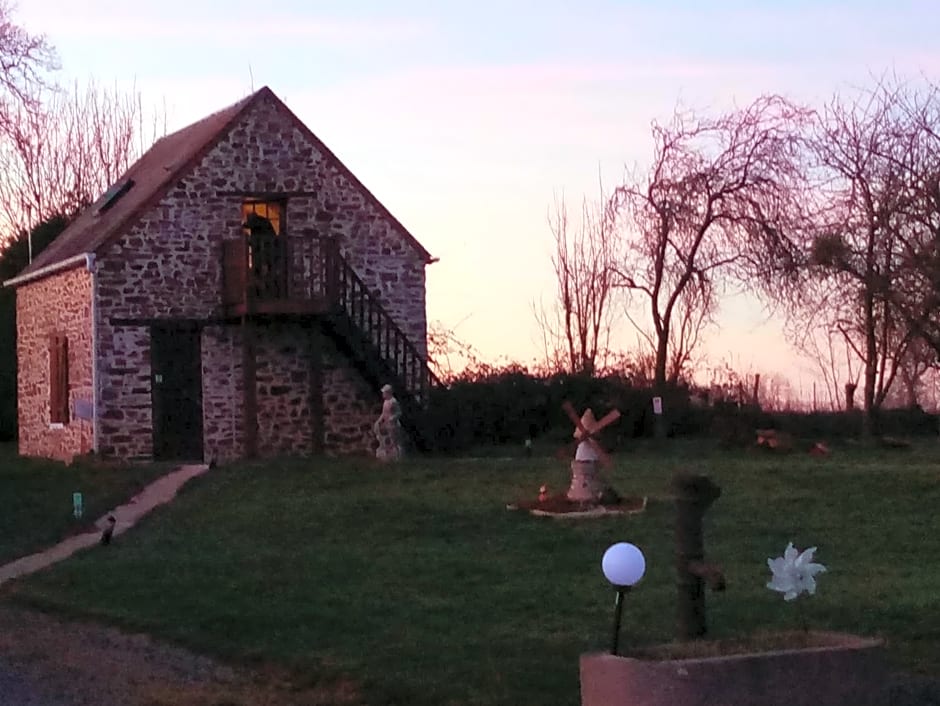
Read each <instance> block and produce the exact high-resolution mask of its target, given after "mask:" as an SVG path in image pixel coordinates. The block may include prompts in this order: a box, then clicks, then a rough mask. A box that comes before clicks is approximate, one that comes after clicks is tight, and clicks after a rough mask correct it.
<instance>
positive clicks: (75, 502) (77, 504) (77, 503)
mask: <svg viewBox="0 0 940 706" xmlns="http://www.w3.org/2000/svg"><path fill="white" fill-rule="evenodd" d="M84 512H85V507H84V504H83V503H82V494H81V493H72V515H73V516H74V517H75V519H76V520H77V519H79V518H80V517H81V516H82V515H83V514H84Z"/></svg>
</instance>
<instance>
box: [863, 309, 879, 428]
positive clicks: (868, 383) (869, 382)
mask: <svg viewBox="0 0 940 706" xmlns="http://www.w3.org/2000/svg"><path fill="white" fill-rule="evenodd" d="M877 373H878V340H877V338H876V336H875V301H874V296H873V295H872V294H871V292H868V293H866V294H865V391H864V393H865V414H864V416H863V417H862V437H863V438H865V439H872V438H874V437H875V435H876V434H877V429H876V424H875V414H876V412H877V410H876V409H875V382H876V379H877Z"/></svg>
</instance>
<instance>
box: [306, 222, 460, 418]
mask: <svg viewBox="0 0 940 706" xmlns="http://www.w3.org/2000/svg"><path fill="white" fill-rule="evenodd" d="M328 243H329V244H328V245H326V246H325V247H324V249H323V254H324V256H325V257H324V258H323V262H324V266H325V276H324V279H325V282H326V294H327V300H328V301H329V302H331V303H332V305H333V306H334V307H335V308H336V309H338V310H339V311H340V312H342V314H343V315H344V316H345V318H346V319H347V320H348V322H349V324H351V326H352V327H353V328H355V329H356V331H357V332H358V333H359V334H360V338H361V340H360V341H358V343H359V344H360V345H362V344H366V345H368V346H369V347H371V349H372V353H373V355H374V356H376V357H377V358H378V359H379V362H381V364H382V365H383V366H384V370H383V371H381V372H383V373H385V374H386V375H387V376H390V377H392V378H393V380H394V382H395V383H396V384H397V388H398V389H397V390H396V391H397V392H404V393H406V394H407V395H409V396H410V397H412V398H413V399H414V400H415V401H416V402H418V403H419V404H420V405H421V406H422V407H426V406H427V404H428V401H429V399H430V393H431V390H432V388H441V387H443V383H442V382H441V381H440V379H439V378H438V377H437V376H436V375H435V374H434V372H433V371H432V370H431V369H430V367H428V363H427V359H426V358H425V357H424V356H423V355H422V354H421V352H420V351H419V350H418V349H417V348H416V347H415V345H414V344H413V343H412V342H411V341H410V340H409V338H408V337H407V336H406V335H405V333H404V332H403V331H402V330H401V328H399V326H398V325H397V324H396V323H395V321H394V319H393V318H392V317H391V315H390V314H389V313H388V312H387V311H386V309H385V308H384V307H383V306H382V305H381V304H380V303H379V301H378V299H377V298H376V297H375V296H374V295H373V294H372V293H371V292H370V291H369V288H368V286H367V285H366V283H365V282H363V280H362V278H361V277H359V275H358V274H356V271H355V270H354V269H353V268H352V266H351V265H350V264H349V262H348V261H347V260H346V258H344V257H343V256H342V254H341V253H340V251H339V245H338V243H337V242H336V241H335V240H330V241H328Z"/></svg>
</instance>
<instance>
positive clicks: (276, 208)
mask: <svg viewBox="0 0 940 706" xmlns="http://www.w3.org/2000/svg"><path fill="white" fill-rule="evenodd" d="M251 216H255V218H251ZM258 218H264V219H266V220H267V221H268V222H269V223H270V224H271V228H272V229H273V230H274V233H275V235H280V234H281V225H282V222H283V221H284V204H283V202H281V201H245V202H244V203H243V204H242V227H243V228H244V229H245V235H250V234H251V224H252V222H257V219H258Z"/></svg>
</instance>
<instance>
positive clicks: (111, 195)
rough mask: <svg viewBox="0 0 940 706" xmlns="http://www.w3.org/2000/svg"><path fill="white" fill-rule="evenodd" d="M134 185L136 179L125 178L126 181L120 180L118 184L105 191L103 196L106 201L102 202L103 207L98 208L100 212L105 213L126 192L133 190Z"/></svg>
mask: <svg viewBox="0 0 940 706" xmlns="http://www.w3.org/2000/svg"><path fill="white" fill-rule="evenodd" d="M132 186H134V180H133V179H125V180H124V181H119V182H118V183H117V184H115V185H114V186H112V187H111V188H110V189H108V190H107V191H105V192H104V196H102V198H103V199H104V203H102V204H101V207H100V208H99V209H98V213H104V212H105V211H107V210H108V209H109V208H111V207H112V206H113V205H114V204H116V203H117V202H118V200H119V199H120V198H121V197H122V196H123V195H124V194H126V193H127V192H128V191H130V190H131V187H132Z"/></svg>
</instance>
